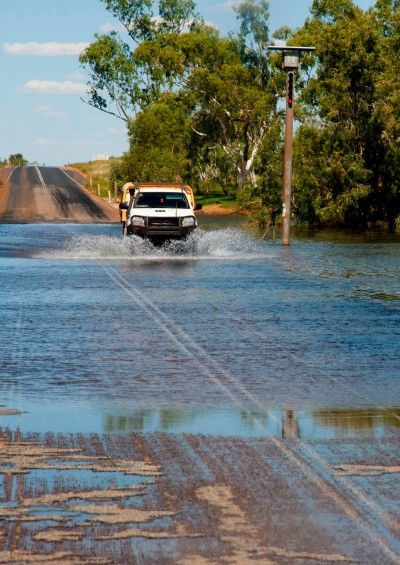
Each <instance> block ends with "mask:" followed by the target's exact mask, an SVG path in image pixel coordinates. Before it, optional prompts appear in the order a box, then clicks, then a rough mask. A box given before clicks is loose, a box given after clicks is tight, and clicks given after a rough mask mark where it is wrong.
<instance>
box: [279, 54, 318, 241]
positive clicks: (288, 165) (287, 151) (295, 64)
mask: <svg viewBox="0 0 400 565" xmlns="http://www.w3.org/2000/svg"><path fill="white" fill-rule="evenodd" d="M268 49H272V50H276V51H281V52H282V68H283V69H284V70H285V71H286V111H285V144H284V155H283V203H282V245H289V243H290V217H291V201H292V178H293V122H294V114H293V104H294V97H295V71H296V69H298V68H299V67H300V57H301V55H302V54H303V53H304V52H307V51H315V47H304V46H298V45H268Z"/></svg>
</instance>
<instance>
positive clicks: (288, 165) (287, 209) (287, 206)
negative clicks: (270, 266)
mask: <svg viewBox="0 0 400 565" xmlns="http://www.w3.org/2000/svg"><path fill="white" fill-rule="evenodd" d="M293 101H294V71H293V70H288V71H287V73H286V113H285V145H284V152H283V206H282V245H289V242H290V217H291V201H292V177H293V173H292V168H293V167H292V163H293Z"/></svg>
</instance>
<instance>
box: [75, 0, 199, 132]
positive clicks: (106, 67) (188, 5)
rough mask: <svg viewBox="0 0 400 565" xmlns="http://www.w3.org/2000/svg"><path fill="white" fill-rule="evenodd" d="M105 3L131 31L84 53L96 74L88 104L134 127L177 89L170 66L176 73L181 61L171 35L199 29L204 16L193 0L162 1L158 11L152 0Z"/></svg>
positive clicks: (101, 38) (103, 38)
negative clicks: (139, 116) (197, 24)
mask: <svg viewBox="0 0 400 565" xmlns="http://www.w3.org/2000/svg"><path fill="white" fill-rule="evenodd" d="M102 2H103V3H104V4H105V6H106V8H107V10H108V11H110V12H111V13H112V14H113V16H114V17H115V18H116V19H117V20H118V21H119V22H120V23H121V24H122V25H123V27H124V29H125V32H126V33H125V36H123V37H122V36H120V35H119V34H118V33H116V32H115V31H113V32H110V33H108V34H102V35H96V36H95V41H94V42H93V43H91V44H90V45H89V47H88V48H87V49H86V50H85V51H84V52H83V53H82V54H81V56H80V62H81V64H82V65H83V66H84V67H85V68H86V69H87V70H88V71H89V75H90V81H89V98H88V100H87V103H88V104H89V105H91V106H93V107H94V108H97V109H98V110H101V111H103V112H106V113H109V114H111V115H113V116H116V117H118V118H120V119H122V120H124V121H125V122H127V123H129V121H130V120H132V119H133V118H134V116H135V115H136V113H137V112H139V111H141V110H144V109H146V108H147V107H148V106H149V105H150V104H151V103H152V102H153V101H157V99H158V97H159V96H160V94H161V93H162V92H163V90H169V89H171V88H172V87H173V81H172V80H171V79H170V76H169V71H168V66H171V69H172V68H174V67H175V66H176V65H177V64H179V61H177V60H176V53H175V52H174V50H173V49H171V48H170V47H169V45H168V40H169V37H170V36H173V35H174V34H179V33H181V32H182V31H183V30H184V29H185V28H186V27H187V26H188V25H189V24H190V25H194V23H195V22H196V21H197V18H198V17H197V15H196V14H195V12H194V7H195V5H194V3H193V2H192V0H160V1H159V4H158V11H157V9H156V6H155V5H154V4H153V2H152V1H151V0H102Z"/></svg>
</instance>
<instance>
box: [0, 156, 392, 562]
mask: <svg viewBox="0 0 400 565" xmlns="http://www.w3.org/2000/svg"><path fill="white" fill-rule="evenodd" d="M38 173H40V175H39V174H38ZM41 177H42V179H43V183H42V181H41ZM64 177H65V180H64ZM5 180H7V179H5ZM4 194H6V195H7V198H6V202H7V203H8V204H4V202H3V208H2V214H3V215H2V218H3V220H2V221H3V223H2V224H0V281H1V284H0V312H1V324H0V398H1V402H0V404H1V406H0V495H1V499H0V519H1V523H0V563H20V564H22V563H57V564H58V563H61V564H62V563H111V564H121V563H124V564H125V563H127V564H131V563H132V564H144V565H147V564H154V565H156V564H157V565H159V564H167V565H168V564H176V563H177V564H189V565H196V564H201V565H204V564H231V563H234V564H238V565H239V564H240V565H242V564H248V563H250V564H253V563H254V564H255V565H256V564H259V563H261V564H268V563H278V564H280V563H282V564H296V565H297V564H308V563H310V564H314V563H321V564H324V563H335V564H337V563H340V564H342V563H343V564H346V563H362V564H371V563H372V564H375V563H376V564H385V563H399V562H400V537H399V534H400V526H399V518H400V506H399V500H400V480H399V479H400V452H399V444H400V408H399V406H400V381H399V378H398V377H399V365H400V356H399V352H400V333H399V322H400V294H399V289H398V280H399V277H400V261H399V256H400V244H399V242H398V241H383V242H365V241H363V240H362V239H357V238H353V239H352V238H347V239H346V237H344V238H342V239H340V238H339V236H338V234H335V235H334V238H333V239H332V240H329V239H327V238H326V236H325V239H318V240H313V239H306V240H296V239H295V240H294V242H293V245H292V246H291V248H290V249H283V248H281V247H280V246H274V245H272V243H271V242H268V241H260V240H257V239H256V238H255V236H254V235H252V234H249V233H247V232H245V231H243V230H242V229H238V228H237V227H232V226H230V227H229V226H227V227H225V228H224V229H216V227H220V226H219V224H217V225H216V226H212V225H207V226H206V225H204V229H203V230H201V231H200V232H198V233H197V234H196V235H195V236H194V237H193V238H192V239H191V240H190V241H188V242H186V243H184V244H179V243H176V244H174V245H171V246H164V247H161V248H160V247H158V248H157V247H153V246H151V245H150V244H148V243H146V242H143V241H142V240H139V239H136V238H134V237H133V238H130V239H126V238H125V239H123V238H122V237H121V235H120V230H119V226H118V224H115V223H114V224H112V223H111V224H107V223H98V222H99V221H100V222H105V217H106V214H107V213H106V212H103V211H102V210H103V207H100V203H98V202H97V199H96V200H95V202H94V203H93V202H92V200H91V199H89V200H86V193H85V192H82V191H81V190H80V189H79V187H78V186H77V185H76V183H74V182H72V181H71V180H70V179H69V178H68V177H66V176H65V175H64V174H63V173H62V172H61V171H59V170H57V169H46V168H42V167H40V168H39V169H38V170H36V168H34V167H28V168H25V169H16V170H15V171H14V172H13V174H12V176H11V178H10V188H9V190H7V191H6V192H4V193H3V195H4ZM32 194H34V198H32ZM21 195H25V196H26V197H24V198H21V197H20V196H21ZM60 196H63V199H60ZM27 197H29V198H27ZM88 198H89V197H88ZM23 206H25V208H24V209H23V212H20V214H22V217H23V218H24V221H28V219H29V222H31V223H26V224H15V223H13V222H15V221H21V215H20V214H19V215H18V214H17V210H18V209H19V210H20V209H21V207H23ZM105 209H107V208H105ZM17 215H18V219H17V218H16V216H17ZM89 218H91V220H92V221H93V222H94V223H93V224H88V223H75V224H74V223H73V222H74V221H77V222H88V221H89ZM203 221H207V222H211V220H209V219H206V220H203ZM219 221H221V220H218V222H219ZM224 221H227V220H224ZM42 222H55V224H54V223H45V224H44V223H42ZM66 222H67V223H66Z"/></svg>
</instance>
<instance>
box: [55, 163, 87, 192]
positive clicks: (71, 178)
mask: <svg viewBox="0 0 400 565" xmlns="http://www.w3.org/2000/svg"><path fill="white" fill-rule="evenodd" d="M57 168H58V170H59V171H61V172H62V173H64V175H65V176H66V177H68V178H69V179H70V180H72V182H74V183H75V184H77V185H78V186H79V187H80V188H83V190H85V191H87V188H86V187H85V186H83V184H81V183H79V182H78V181H77V180H75V179H74V178H73V177H71V175H69V174H68V173H67V172H66V171H64V169H62V168H61V167H57Z"/></svg>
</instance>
